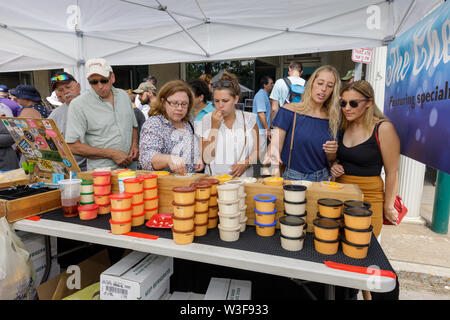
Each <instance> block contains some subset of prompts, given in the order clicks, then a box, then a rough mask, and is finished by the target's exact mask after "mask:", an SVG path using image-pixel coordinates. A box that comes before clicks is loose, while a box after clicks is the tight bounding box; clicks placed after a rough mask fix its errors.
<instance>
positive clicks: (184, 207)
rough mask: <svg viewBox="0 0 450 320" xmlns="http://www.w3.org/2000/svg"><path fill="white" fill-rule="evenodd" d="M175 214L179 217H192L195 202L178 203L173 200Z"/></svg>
mask: <svg viewBox="0 0 450 320" xmlns="http://www.w3.org/2000/svg"><path fill="white" fill-rule="evenodd" d="M172 208H173V215H174V216H175V217H177V218H192V217H193V216H194V213H195V210H194V209H195V203H191V204H178V203H175V201H172Z"/></svg>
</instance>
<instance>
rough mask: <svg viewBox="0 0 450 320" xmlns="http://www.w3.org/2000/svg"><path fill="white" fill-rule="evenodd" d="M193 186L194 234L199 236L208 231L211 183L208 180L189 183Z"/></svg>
mask: <svg viewBox="0 0 450 320" xmlns="http://www.w3.org/2000/svg"><path fill="white" fill-rule="evenodd" d="M190 187H193V188H195V208H194V225H195V236H196V237H201V236H204V235H205V234H206V232H207V231H208V219H209V202H210V197H211V188H212V185H211V184H210V183H208V182H205V181H203V182H197V183H191V185H190Z"/></svg>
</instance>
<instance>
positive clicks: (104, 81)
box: [89, 78, 111, 86]
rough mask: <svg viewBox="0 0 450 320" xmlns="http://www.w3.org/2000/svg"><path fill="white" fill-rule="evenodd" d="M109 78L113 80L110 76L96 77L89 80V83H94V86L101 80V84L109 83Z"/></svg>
mask: <svg viewBox="0 0 450 320" xmlns="http://www.w3.org/2000/svg"><path fill="white" fill-rule="evenodd" d="M109 80H111V79H110V78H106V79H105V78H103V79H100V80H97V79H94V80H89V84H91V85H93V86H95V85H96V84H98V83H99V82H100V83H101V84H107V83H108V82H109Z"/></svg>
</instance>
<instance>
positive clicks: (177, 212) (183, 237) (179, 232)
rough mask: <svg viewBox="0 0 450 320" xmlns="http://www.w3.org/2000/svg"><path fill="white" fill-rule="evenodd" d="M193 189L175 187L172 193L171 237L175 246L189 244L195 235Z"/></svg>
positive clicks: (194, 190) (194, 189)
mask: <svg viewBox="0 0 450 320" xmlns="http://www.w3.org/2000/svg"><path fill="white" fill-rule="evenodd" d="M196 191H197V189H196V188H194V187H175V188H173V189H172V192H173V202H172V206H173V216H172V221H173V227H172V235H173V240H174V241H175V243H176V244H189V243H191V242H192V241H194V235H195V224H194V216H195V206H196V203H195V194H196Z"/></svg>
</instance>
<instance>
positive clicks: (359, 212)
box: [344, 207, 372, 230]
mask: <svg viewBox="0 0 450 320" xmlns="http://www.w3.org/2000/svg"><path fill="white" fill-rule="evenodd" d="M344 222H345V225H346V226H347V227H350V228H353V229H359V230H366V229H369V227H370V225H371V223H372V211H371V210H369V209H366V208H358V207H351V208H345V209H344Z"/></svg>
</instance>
